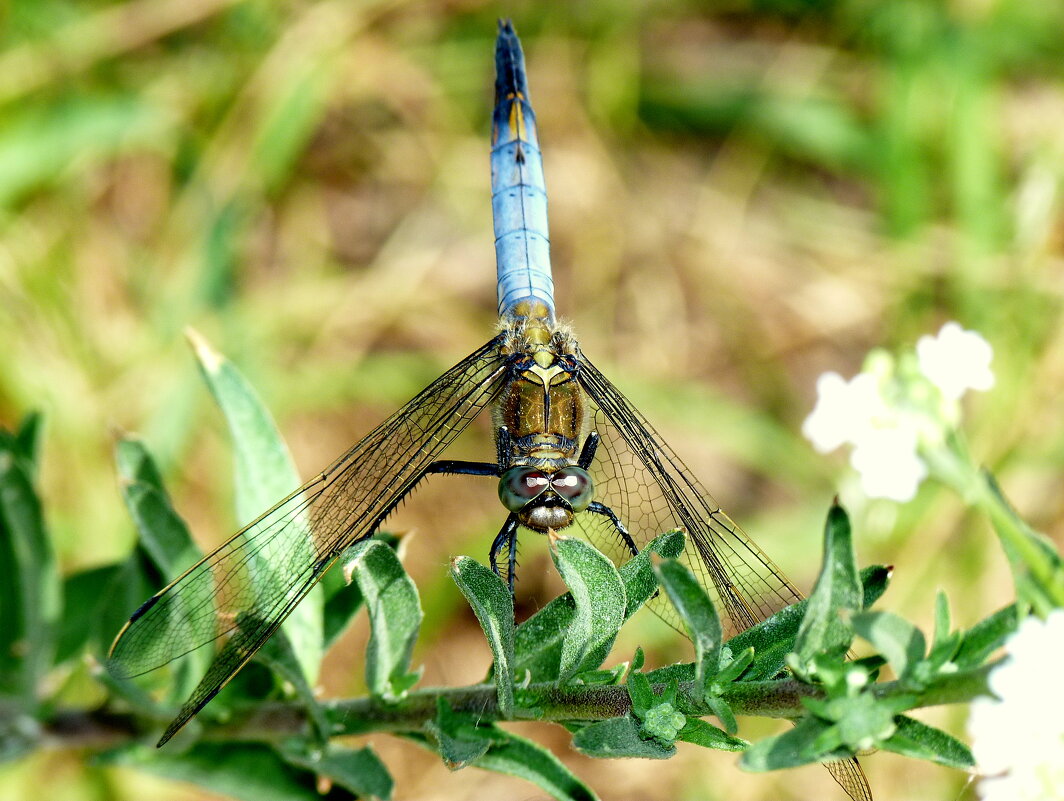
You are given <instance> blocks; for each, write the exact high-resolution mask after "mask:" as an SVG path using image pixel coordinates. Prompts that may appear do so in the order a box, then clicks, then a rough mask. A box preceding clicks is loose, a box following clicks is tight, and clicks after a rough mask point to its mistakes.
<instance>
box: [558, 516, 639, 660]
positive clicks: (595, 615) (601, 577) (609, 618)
mask: <svg viewBox="0 0 1064 801" xmlns="http://www.w3.org/2000/svg"><path fill="white" fill-rule="evenodd" d="M552 546H553V547H552V548H551V558H552V559H553V560H554V564H555V566H556V567H557V568H558V572H559V573H560V574H561V577H562V580H563V581H564V582H565V584H566V586H568V587H569V591H570V593H572V596H573V601H574V603H575V613H574V615H573V618H572V622H571V623H570V625H569V628H568V629H567V630H566V631H565V633H564V635H563V637H562V651H561V659H560V676H559V678H560V679H563V680H564V679H567V678H569V677H570V676H573V675H574V674H576V673H579V672H580V671H583V670H594V669H595V668H597V667H598V666H599V665H600V664H602V660H603V659H605V658H606V655H607V654H608V653H609V651H610V648H611V647H613V640H614V638H615V637H616V636H617V630H618V629H619V628H620V626H621V623H623V622H624V610H625V606H626V599H625V596H624V585H623V584H621V577H620V575H619V574H618V572H617V568H616V567H614V566H613V563H612V562H611V561H610V560H609V559H607V558H606V557H605V556H603V555H602V554H601V553H599V552H598V551H597V550H595V549H594V548H593V547H591V546H590V545H589V544H588V543H586V542H584V541H583V540H580V539H576V538H575V537H557V538H556V539H555V540H554V542H553V544H552Z"/></svg>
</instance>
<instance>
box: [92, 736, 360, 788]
mask: <svg viewBox="0 0 1064 801" xmlns="http://www.w3.org/2000/svg"><path fill="white" fill-rule="evenodd" d="M104 761H105V762H106V763H110V764H119V765H125V766H127V767H134V768H136V769H137V770H142V771H145V772H147V773H152V774H154V775H156V776H163V777H164V778H168V779H173V780H175V781H181V782H189V783H192V784H195V785H198V786H200V787H202V788H204V789H205V790H208V791H210V792H211V793H217V794H219V795H225V796H230V797H232V798H236V799H240V801H341V799H350V797H351V796H350V794H349V793H348V792H346V791H344V790H341V789H340V788H333V789H332V791H331V792H329V793H326V794H324V795H322V794H319V793H318V791H317V778H316V776H315V775H314V774H313V773H312V772H310V771H307V770H303V769H302V768H299V767H296V766H294V765H292V764H289V762H288V761H286V760H285V758H284V757H282V756H281V754H279V753H278V752H277V751H275V750H274V749H273V748H271V747H270V746H268V745H266V744H262V743H238V742H221V743H211V742H199V743H196V744H194V745H193V746H192V747H191V748H187V749H185V750H183V751H180V750H177V749H172V748H171V749H166V750H162V751H158V750H156V749H154V748H151V749H149V748H145V747H143V746H140V747H136V748H128V749H123V750H121V751H113V752H111V753H110V754H109V755H108V756H106V757H105V758H104Z"/></svg>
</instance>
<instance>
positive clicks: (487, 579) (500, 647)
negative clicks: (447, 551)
mask: <svg viewBox="0 0 1064 801" xmlns="http://www.w3.org/2000/svg"><path fill="white" fill-rule="evenodd" d="M451 578H453V579H454V581H455V583H456V584H457V585H458V587H459V589H461V591H462V594H463V595H465V597H466V600H467V601H469V605H470V606H471V607H472V608H473V612H474V614H476V616H477V620H479V621H480V626H481V628H482V629H484V635H485V636H486V637H487V639H488V643H489V645H491V652H492V654H493V655H494V657H495V668H494V674H495V684H496V687H497V688H498V692H499V711H500V713H501V714H502V716H503V717H505V718H510V717H513V711H514V682H513V668H512V667H511V665H512V664H513V661H514V604H513V596H511V595H510V590H509V588H508V587H507V586H506V583H505V582H504V581H503V580H502V579H501V578H500V577H499V576H497V575H496V574H495V573H494V572H492V571H491V570H489V569H488V568H486V567H484V565H482V564H480V562H478V561H476V560H475V559H470V558H469V557H468V556H460V557H458V558H457V559H455V560H454V561H452V562H451Z"/></svg>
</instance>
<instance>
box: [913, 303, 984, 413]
mask: <svg viewBox="0 0 1064 801" xmlns="http://www.w3.org/2000/svg"><path fill="white" fill-rule="evenodd" d="M916 357H917V360H918V362H919V364H920V371H921V372H922V373H923V374H924V375H925V376H927V378H928V379H929V380H930V381H931V383H933V384H934V385H935V386H937V387H938V388H939V390H940V391H941V392H942V394H943V395H944V396H945V397H947V398H949V399H951V400H957V399H959V398H960V397H961V396H962V395H963V394H964V393H965V392H966V391H967V390H969V389H976V390H987V389H990V388H991V387H992V386H994V373H993V371H991V369H990V362H991V360H992V359H993V358H994V350H993V348H991V347H990V343H989V342H987V341H986V340H985V339H983V337H982V336H980V335H979V334H978V333H977V332H975V331H965V330H964V329H963V328H961V327H960V325H959V324H958V323H954V322H950V323H946V324H945V325H944V326H942V329H941V330H940V331H939V332H938V335H937V336H934V337H930V336H923V337H920V340H919V341H918V342H917V343H916Z"/></svg>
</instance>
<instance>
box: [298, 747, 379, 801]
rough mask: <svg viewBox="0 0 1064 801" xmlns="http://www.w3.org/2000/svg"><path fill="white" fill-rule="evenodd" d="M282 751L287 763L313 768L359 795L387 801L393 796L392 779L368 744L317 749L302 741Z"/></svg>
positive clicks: (307, 768) (316, 772)
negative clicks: (308, 746)
mask: <svg viewBox="0 0 1064 801" xmlns="http://www.w3.org/2000/svg"><path fill="white" fill-rule="evenodd" d="M281 754H282V756H284V758H285V760H286V761H287V762H288V763H289V764H292V765H296V766H298V767H301V768H304V769H305V770H309V771H313V772H314V774H315V775H317V776H319V777H324V778H326V779H328V780H329V781H330V782H332V783H334V784H336V785H339V786H340V787H343V788H344V789H346V790H350V791H351V792H352V793H354V794H355V795H356V796H357V797H359V798H367V799H374V798H379V799H381V801H388V799H390V798H391V797H392V790H393V789H394V787H395V782H394V781H393V780H392V777H391V775H389V773H388V769H387V768H386V767H385V766H384V763H383V762H381V761H380V758H379V757H378V756H377V755H376V754H375V753H374V752H373V749H372V748H370V747H369V746H367V747H365V748H358V749H355V748H341V747H338V746H329V748H327V749H326V750H325V751H320V752H319V751H316V750H312V749H307V748H305V747H302V744H300V746H296V745H288V746H286V747H283V748H282V749H281Z"/></svg>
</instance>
